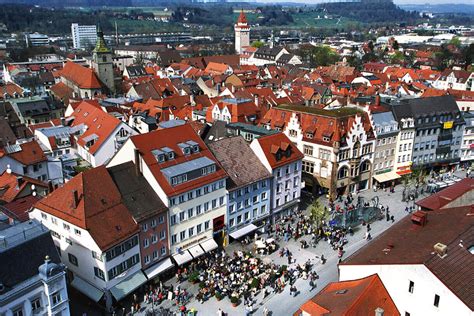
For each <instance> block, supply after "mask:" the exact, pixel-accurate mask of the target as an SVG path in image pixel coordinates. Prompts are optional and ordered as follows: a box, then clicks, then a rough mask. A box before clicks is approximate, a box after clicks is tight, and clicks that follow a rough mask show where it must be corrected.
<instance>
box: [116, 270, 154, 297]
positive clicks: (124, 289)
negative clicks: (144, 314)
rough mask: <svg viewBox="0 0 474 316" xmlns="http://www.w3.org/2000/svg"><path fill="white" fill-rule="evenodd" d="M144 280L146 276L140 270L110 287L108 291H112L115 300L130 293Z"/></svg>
mask: <svg viewBox="0 0 474 316" xmlns="http://www.w3.org/2000/svg"><path fill="white" fill-rule="evenodd" d="M146 281H147V278H146V276H145V275H144V274H143V272H142V271H141V270H140V271H138V272H137V273H135V274H133V275H131V276H129V277H128V278H126V279H125V280H123V281H121V282H120V283H119V284H117V285H116V286H114V287H113V288H111V289H110V293H112V296H113V297H115V299H116V300H117V301H120V300H121V299H122V298H124V297H125V296H127V295H128V294H130V293H132V292H133V291H134V290H136V289H137V288H138V287H140V286H141V285H142V284H144V283H145V282H146Z"/></svg>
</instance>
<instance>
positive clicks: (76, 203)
mask: <svg viewBox="0 0 474 316" xmlns="http://www.w3.org/2000/svg"><path fill="white" fill-rule="evenodd" d="M72 195H73V197H74V208H77V206H78V205H79V192H77V190H73V191H72Z"/></svg>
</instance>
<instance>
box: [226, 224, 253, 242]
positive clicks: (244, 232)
mask: <svg viewBox="0 0 474 316" xmlns="http://www.w3.org/2000/svg"><path fill="white" fill-rule="evenodd" d="M257 228H258V227H257V226H255V225H254V224H250V225H247V226H244V227H242V228H240V229H237V230H236V231H235V232H232V233H231V234H230V237H232V238H234V239H239V238H240V237H243V236H245V235H248V234H250V233H251V232H253V231H255V230H257Z"/></svg>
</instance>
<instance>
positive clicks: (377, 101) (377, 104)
mask: <svg viewBox="0 0 474 316" xmlns="http://www.w3.org/2000/svg"><path fill="white" fill-rule="evenodd" d="M375 106H380V95H379V94H378V93H377V95H376V96H375Z"/></svg>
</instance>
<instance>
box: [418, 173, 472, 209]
mask: <svg viewBox="0 0 474 316" xmlns="http://www.w3.org/2000/svg"><path fill="white" fill-rule="evenodd" d="M473 190H474V179H471V178H464V179H462V180H461V181H459V182H457V183H455V184H453V185H451V186H449V187H447V188H445V189H443V190H441V191H439V192H437V193H435V194H432V195H430V196H428V197H426V198H424V199H422V200H419V201H418V202H416V204H417V205H418V206H420V207H421V208H422V210H437V209H441V208H444V207H446V206H448V204H450V203H452V202H454V201H455V200H457V199H459V198H463V195H464V194H469V193H471V194H472V193H474V192H471V191H473ZM464 199H466V202H467V203H470V202H473V200H472V197H471V198H469V196H468V195H466V196H465V197H464ZM456 204H457V205H458V206H459V205H460V204H459V203H456ZM448 207H449V206H448Z"/></svg>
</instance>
